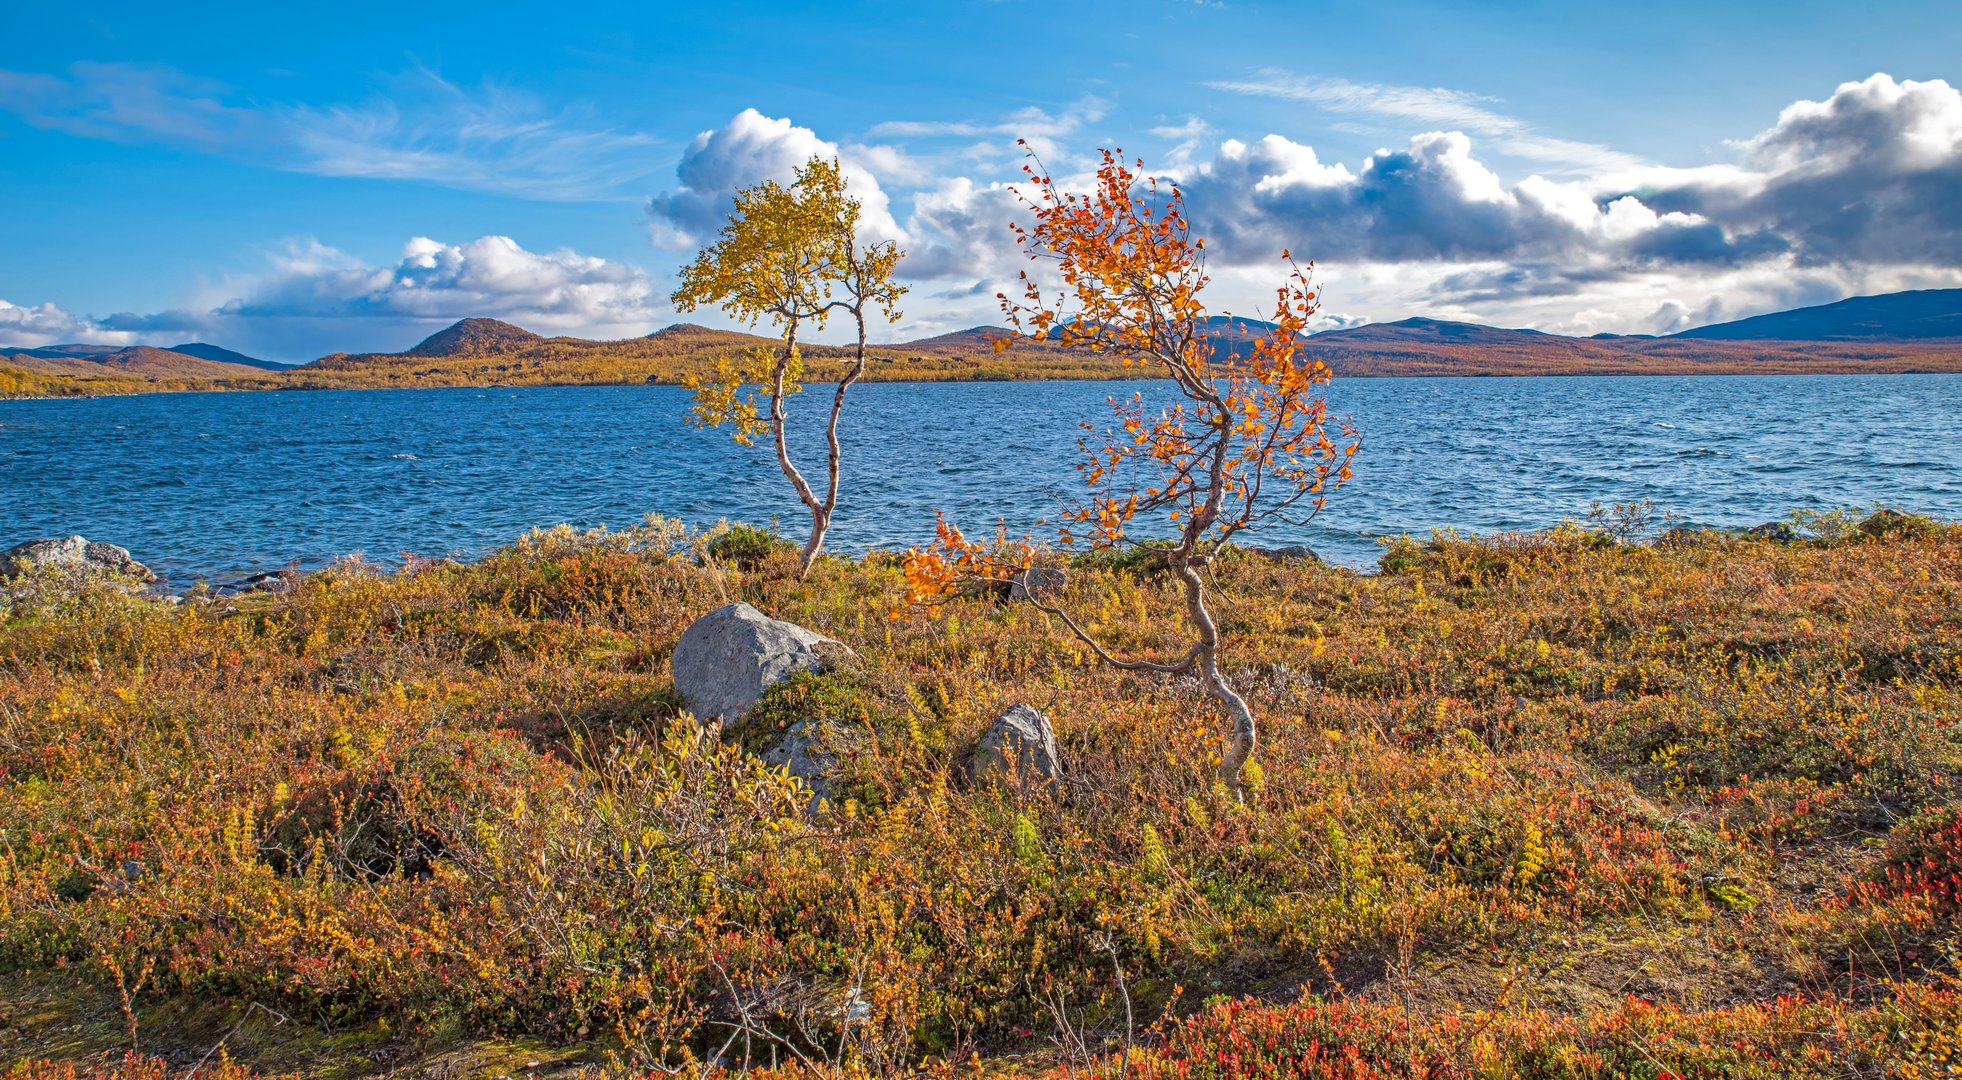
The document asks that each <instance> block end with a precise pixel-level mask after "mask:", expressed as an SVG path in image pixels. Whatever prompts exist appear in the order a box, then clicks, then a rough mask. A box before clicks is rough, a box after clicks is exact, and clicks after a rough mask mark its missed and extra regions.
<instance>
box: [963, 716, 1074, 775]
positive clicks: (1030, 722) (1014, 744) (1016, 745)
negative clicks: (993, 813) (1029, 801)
mask: <svg viewBox="0 0 1962 1080" xmlns="http://www.w3.org/2000/svg"><path fill="white" fill-rule="evenodd" d="M967 772H968V778H969V779H971V780H973V781H974V782H975V783H977V784H1012V785H1014V786H1017V787H1021V788H1025V789H1026V788H1030V787H1036V786H1040V785H1046V784H1054V783H1056V782H1057V781H1059V780H1061V779H1062V777H1063V767H1062V760H1061V757H1060V756H1059V755H1058V754H1057V753H1056V731H1055V729H1054V728H1052V727H1050V726H1049V718H1048V717H1046V716H1044V715H1042V714H1041V713H1039V712H1037V711H1035V710H1034V709H1032V708H1030V707H1028V706H1027V705H1015V706H1011V707H1010V708H1009V710H1008V711H1007V712H1004V713H1002V714H1001V716H1000V717H999V718H998V719H996V720H995V722H994V723H993V724H990V725H988V730H987V731H984V732H982V733H981V741H980V742H979V743H977V744H976V745H975V747H974V756H973V758H971V759H970V760H969V762H968V767H967Z"/></svg>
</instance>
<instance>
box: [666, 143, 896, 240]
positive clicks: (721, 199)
mask: <svg viewBox="0 0 1962 1080" xmlns="http://www.w3.org/2000/svg"><path fill="white" fill-rule="evenodd" d="M814 157H823V158H836V159H838V161H839V163H840V164H841V165H842V166H843V167H844V170H845V182H846V190H847V191H849V192H850V193H851V194H852V195H853V196H854V197H856V198H857V199H858V200H859V202H860V203H861V204H863V207H864V210H863V214H862V216H861V218H860V221H861V228H862V229H863V230H864V231H865V233H866V234H867V235H868V236H871V237H874V238H876V239H881V240H900V239H904V237H905V233H904V232H903V231H902V230H901V229H900V227H899V225H898V223H897V222H895V221H894V220H893V217H892V210H891V205H890V200H889V199H888V198H887V196H886V193H885V190H884V189H883V188H881V187H880V186H879V181H878V180H877V178H875V177H874V175H873V173H872V170H871V169H870V168H868V167H867V166H866V165H865V164H864V163H863V162H861V161H859V160H858V159H857V157H856V156H855V155H851V154H847V153H845V152H844V151H842V150H841V149H840V148H839V146H838V144H837V143H834V142H827V141H825V140H824V139H820V138H818V136H817V133H815V132H813V131H812V130H811V129H810V128H806V127H798V126H797V125H795V124H792V123H791V122H790V121H789V120H787V119H778V118H774V117H769V116H764V115H763V114H762V113H760V112H757V111H756V110H755V109H744V110H743V111H742V112H740V113H737V114H736V115H735V117H733V118H732V119H731V120H730V121H729V122H728V123H727V124H724V125H723V126H721V127H719V128H713V129H711V130H708V131H704V132H702V133H701V134H700V135H697V136H695V140H694V142H692V143H690V144H689V146H688V151H687V152H686V153H685V154H683V155H682V158H681V164H680V166H679V167H677V169H676V170H675V173H676V179H677V180H679V182H680V186H679V187H678V188H677V189H676V190H674V191H670V192H666V193H664V194H661V195H656V196H654V197H653V198H651V199H649V200H648V202H647V211H648V215H649V217H651V218H652V219H653V222H654V240H655V242H656V243H657V244H660V245H662V246H664V247H672V248H688V247H692V246H694V245H696V244H699V243H701V242H702V241H703V240H705V239H706V238H708V237H710V236H713V235H715V233H716V232H717V231H719V230H720V229H721V228H722V225H723V223H724V222H726V221H727V220H728V216H729V210H730V207H731V203H732V201H733V200H734V198H735V195H736V192H737V191H738V190H740V189H742V188H745V187H750V186H752V185H755V184H758V183H761V182H762V181H764V180H775V181H777V182H778V183H786V182H788V181H789V180H790V179H791V177H792V174H793V173H794V172H795V171H796V169H797V167H798V166H800V165H802V164H804V163H805V162H807V161H809V160H810V159H812V158H814Z"/></svg>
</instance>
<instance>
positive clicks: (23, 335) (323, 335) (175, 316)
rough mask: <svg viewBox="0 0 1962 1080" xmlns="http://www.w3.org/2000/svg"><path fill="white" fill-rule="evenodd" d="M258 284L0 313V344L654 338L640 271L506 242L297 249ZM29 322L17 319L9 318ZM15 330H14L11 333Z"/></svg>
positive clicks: (311, 346)
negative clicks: (389, 251)
mask: <svg viewBox="0 0 1962 1080" xmlns="http://www.w3.org/2000/svg"><path fill="white" fill-rule="evenodd" d="M270 262H271V265H270V266H269V267H268V269H267V270H266V271H265V272H263V273H261V274H258V275H254V276H251V277H248V278H243V279H238V280H234V281H230V282H225V283H222V284H221V285H219V286H216V287H213V288H212V289H211V290H208V292H207V295H205V296H203V297H201V298H199V299H198V301H197V302H195V303H192V304H188V305H186V306H185V307H182V308H179V309H175V310H170V311H162V312H155V313H149V314H140V313H133V312H124V313H119V314H115V315H110V316H106V317H103V318H100V319H95V318H82V317H77V316H70V315H68V314H67V313H65V312H62V311H61V310H60V309H59V308H56V307H54V306H53V305H51V304H44V305H42V306H41V307H38V308H19V307H15V306H13V305H10V304H0V343H6V344H51V343H54V342H55V341H56V340H61V341H74V340H80V341H85V342H93V343H100V344H132V343H135V342H139V341H140V342H142V343H145V344H156V345H165V344H175V343H177V342H181V341H183V340H185V339H186V338H187V337H197V338H201V339H203V340H206V341H211V342H214V343H215V344H219V345H224V346H226V347H227V348H232V349H236V350H238V351H240V352H244V353H247V354H249V355H255V356H263V357H265V358H267V359H274V360H292V361H303V360H311V359H313V358H314V357H315V356H316V355H317V354H318V352H319V351H321V350H320V347H319V345H318V344H316V343H319V342H322V341H325V342H327V343H329V347H331V348H332V349H335V350H338V351H348V352H366V351H391V352H392V351H396V350H400V349H404V348H407V347H409V346H410V345H413V344H415V342H416V341H418V340H420V339H421V338H423V337H425V336H427V335H428V334H430V333H431V332H433V331H435V330H438V329H441V328H442V327H443V326H446V325H448V324H449V323H452V322H455V321H456V320H458V319H464V318H471V317H475V316H486V317H490V318H496V319H503V320H505V321H507V322H512V323H516V324H517V325H519V326H522V327H524V328H525V329H527V330H532V331H535V332H538V333H541V334H546V335H548V336H549V335H554V334H568V335H575V336H583V337H596V338H620V337H629V336H634V335H638V334H644V333H647V332H648V331H650V330H652V329H654V328H655V326H656V325H658V323H657V316H658V315H659V309H658V308H657V307H656V299H655V290H654V287H653V282H652V281H651V279H650V278H649V277H648V275H647V273H646V271H644V270H642V269H640V268H639V267H636V266H631V265H628V264H625V263H618V262H613V261H610V260H607V259H601V258H597V257H594V256H590V255H581V254H579V253H577V252H574V251H569V250H559V251H547V252H537V251H529V250H526V249H525V248H523V247H521V246H520V245H519V244H518V243H517V242H516V241H514V240H512V239H511V238H510V237H507V236H484V237H480V238H478V239H476V240H472V241H470V242H468V243H463V244H446V243H442V242H440V241H437V240H432V239H429V238H427V237H415V238H413V239H411V240H410V241H409V242H408V243H407V244H405V245H404V246H403V249H402V255H401V257H400V258H399V259H397V260H396V261H395V262H393V263H391V264H387V265H382V266H371V265H368V264H366V263H364V262H362V261H361V260H359V259H356V258H354V257H352V256H349V255H347V254H346V253H344V252H340V251H337V250H335V249H333V248H331V247H327V246H325V245H323V244H320V243H319V242H317V241H312V240H306V241H295V242H292V243H290V244H289V245H288V246H287V247H286V248H285V249H283V250H281V251H280V252H277V253H276V254H274V255H273V257H272V258H271V260H270ZM23 312H24V313H25V314H17V313H23ZM17 326H18V327H19V328H18V329H16V327H17Z"/></svg>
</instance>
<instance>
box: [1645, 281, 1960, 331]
mask: <svg viewBox="0 0 1962 1080" xmlns="http://www.w3.org/2000/svg"><path fill="white" fill-rule="evenodd" d="M1675 336H1676V337H1677V338H1690V339H1695V340H1703V341H1741V340H1748V341H1865V342H1884V341H1942V340H1947V341H1953V342H1957V343H1962V289H1918V290H1915V291H1912V292H1898V293H1886V294H1883V295H1880V296H1854V297H1849V298H1847V299H1845V300H1841V301H1839V302H1837V303H1832V304H1820V305H1817V306H1815V307H1803V308H1795V309H1793V310H1791V311H1776V312H1772V313H1771V314H1769V315H1755V316H1752V317H1751V318H1748V319H1738V320H1736V321H1734V322H1726V323H1716V324H1713V325H1711V326H1699V327H1697V328H1696V329H1694V330H1685V331H1683V332H1682V333H1680V334H1677V335H1675Z"/></svg>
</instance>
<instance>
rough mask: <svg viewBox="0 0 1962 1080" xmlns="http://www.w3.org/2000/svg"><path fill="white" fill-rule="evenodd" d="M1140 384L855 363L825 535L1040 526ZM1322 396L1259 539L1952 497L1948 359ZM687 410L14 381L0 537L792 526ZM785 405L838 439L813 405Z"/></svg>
mask: <svg viewBox="0 0 1962 1080" xmlns="http://www.w3.org/2000/svg"><path fill="white" fill-rule="evenodd" d="M1134 389H1137V390H1142V391H1143V392H1144V393H1145V394H1146V395H1147V396H1148V397H1149V396H1150V395H1151V394H1152V393H1153V392H1154V390H1161V391H1162V387H1154V385H1153V384H1149V383H1141V384H1137V385H1136V386H1129V385H1113V384H1109V383H1021V384H1014V383H980V384H924V385H922V384H880V385H871V386H862V387H858V388H856V389H854V390H853V392H852V400H851V404H850V405H849V406H848V408H847V412H846V424H845V430H844V439H845V443H846V455H847V456H846V459H845V463H846V469H847V473H846V486H845V491H844V497H843V501H842V505H841V507H840V509H839V513H838V519H837V522H836V524H835V526H834V530H833V533H832V542H831V545H830V546H831V548H832V549H833V550H837V551H862V550H864V549H865V548H867V547H870V546H878V547H886V548H891V547H901V546H904V545H907V544H910V543H916V542H919V541H921V540H922V539H924V538H926V537H928V536H929V535H930V534H931V531H932V524H933V510H934V509H935V508H936V507H938V508H945V509H946V510H947V511H948V514H949V516H951V517H953V518H954V519H956V520H958V521H961V522H963V523H965V524H966V525H968V527H969V528H970V530H974V529H980V528H985V527H987V526H990V525H992V524H993V523H994V522H995V521H996V520H998V519H1001V520H1006V521H1007V522H1008V523H1009V525H1010V527H1011V528H1012V529H1015V530H1017V531H1020V530H1022V529H1024V528H1027V527H1028V526H1030V525H1031V524H1032V523H1033V522H1034V521H1035V520H1036V519H1037V518H1039V517H1041V516H1042V515H1043V514H1045V513H1048V512H1049V511H1051V510H1053V509H1054V507H1055V505H1056V499H1057V497H1059V496H1062V495H1066V494H1069V493H1071V492H1072V491H1074V486H1073V485H1074V473H1073V471H1072V468H1071V466H1072V465H1073V464H1074V461H1075V446H1076V438H1077V436H1078V435H1079V434H1080V432H1079V430H1078V428H1077V426H1076V425H1077V422H1078V421H1079V420H1082V419H1086V418H1089V419H1100V418H1101V417H1102V416H1103V415H1104V414H1105V406H1104V404H1103V403H1104V400H1105V398H1106V397H1107V396H1108V395H1110V394H1112V393H1118V394H1122V395H1128V394H1129V393H1130V392H1131V391H1132V390H1134ZM1329 399H1330V403H1331V407H1332V409H1333V410H1334V411H1335V412H1337V413H1342V414H1346V415H1349V416H1352V417H1353V418H1354V419H1355V421H1356V423H1357V424H1358V425H1359V426H1360V427H1361V428H1362V429H1363V433H1364V437H1365V445H1364V449H1363V453H1362V455H1361V457H1359V458H1358V459H1357V465H1356V476H1355V480H1354V481H1353V483H1352V484H1350V485H1349V486H1347V487H1345V488H1343V489H1342V490H1341V491H1339V492H1337V493H1336V494H1335V495H1334V497H1333V498H1332V499H1331V501H1330V505H1329V508H1328V510H1327V511H1326V512H1325V513H1324V514H1323V515H1322V517H1321V518H1319V519H1318V520H1317V521H1316V522H1315V523H1314V524H1313V525H1312V526H1310V527H1309V528H1307V529H1305V530H1296V531H1294V532H1291V533H1290V532H1282V533H1276V534H1272V535H1270V536H1268V537H1267V538H1266V539H1265V540H1258V541H1254V542H1265V543H1275V544H1281V543H1298V542H1305V543H1308V544H1309V545H1311V546H1313V547H1314V548H1315V549H1316V550H1317V551H1319V552H1321V553H1322V554H1323V555H1324V556H1325V557H1328V558H1331V559H1333V560H1336V561H1340V562H1344V563H1348V564H1351V565H1359V566H1360V565H1365V564H1368V563H1370V562H1372V561H1373V560H1374V558H1375V556H1376V554H1377V552H1378V547H1377V544H1376V542H1375V541H1376V538H1377V537H1379V536H1382V535H1386V534H1394V533H1400V532H1414V533H1418V534H1420V535H1422V534H1427V533H1428V532H1429V531H1430V530H1431V529H1433V528H1437V527H1444V526H1455V527H1458V528H1461V529H1469V530H1476V531H1481V532H1484V531H1491V530H1498V529H1533V528H1541V527H1544V526H1547V525H1551V524H1554V523H1556V522H1558V521H1559V520H1561V519H1562V518H1564V517H1570V516H1579V515H1583V514H1585V513H1586V511H1587V509H1588V506H1589V504H1590V503H1592V502H1603V503H1609V502H1623V501H1630V500H1634V499H1642V498H1648V499H1653V500H1655V501H1656V503H1658V504H1659V505H1660V506H1661V507H1663V508H1664V509H1667V510H1670V511H1673V512H1675V513H1676V514H1679V515H1681V516H1682V517H1683V518H1685V519H1687V521H1688V522H1689V523H1692V524H1696V525H1709V526H1738V525H1750V524H1755V523H1757V522H1760V521H1764V520H1767V519H1770V518H1776V517H1782V516H1783V515H1784V514H1785V513H1786V512H1787V511H1789V510H1792V509H1794V508H1799V507H1817V508H1829V507H1844V506H1867V505H1870V504H1872V503H1875V502H1885V503H1887V504H1889V505H1893V506H1898V507H1902V508H1905V509H1909V510H1914V511H1919V512H1923V513H1930V514H1934V515H1937V516H1941V517H1947V518H1957V517H1962V376H1957V375H1892V376H1888V375H1882V376H1804V377H1784V376H1751V377H1736V376H1730V377H1725V376H1703V377H1680V378H1676V377H1670V378H1538V379H1451V378H1426V379H1353V380H1346V381H1344V380H1338V381H1337V382H1336V383H1334V384H1333V385H1332V386H1331V387H1330V390H1329ZM801 404H804V405H805V406H807V407H809V408H811V411H812V412H814V411H815V408H821V407H822V404H823V403H822V402H820V401H819V398H818V395H817V394H815V393H814V394H813V395H812V396H811V397H810V398H809V399H808V400H807V401H805V402H803V403H801ZM686 412H687V396H686V394H685V393H684V392H683V391H681V390H678V389H676V388H672V387H654V386H650V387H567V388H552V389H513V390H472V389H458V390H419V391H390V390H355V391H311V392H283V393H254V394H169V395H150V396H142V397H123V398H98V399H94V400H76V401H13V402H0V547H4V546H5V545H7V544H11V543H14V542H17V541H19V540H24V539H29V538H33V537H39V536H52V535H67V534H70V533H81V534H83V535H85V536H88V537H89V538H91V539H102V540H109V541H111V542H114V543H118V544H122V545H124V546H126V547H128V548H129V549H130V550H131V551H132V552H133V553H134V554H135V555H136V557H137V558H139V559H141V560H143V561H144V562H146V563H149V564H150V565H152V566H153V567H156V568H157V569H158V570H159V571H160V572H162V573H163V574H165V575H166V576H167V577H168V578H170V579H172V580H173V581H176V582H183V581H187V580H190V579H195V578H208V579H212V580H219V581H222V580H226V579H230V578H236V577H238V576H240V575H243V574H246V573H251V572H254V571H258V570H265V569H277V568H279V567H282V566H286V565H290V564H298V565H301V566H316V565H319V564H322V563H324V562H327V561H330V560H332V559H333V558H335V557H336V556H339V555H343V554H348V553H354V552H359V553H363V554H365V555H366V556H368V557H369V558H373V559H380V560H389V559H393V558H395V557H397V556H399V555H401V554H403V553H415V554H420V555H432V556H434V555H445V554H458V555H465V556H468V555H472V554H475V553H479V552H482V551H484V550H486V549H488V548H491V547H495V546H497V545H499V544H503V543H506V542H508V541H510V540H511V539H512V538H514V537H516V536H517V535H519V534H520V533H522V532H524V531H525V530H526V529H527V528H530V527H532V526H534V525H547V524H552V523H556V522H561V521H563V522H571V523H573V524H575V525H580V526H591V525H599V524H609V525H615V526H619V525H625V524H632V523H634V522H637V521H639V520H640V519H641V517H642V516H643V515H645V514H647V513H648V512H650V511H652V512H658V513H661V514H666V515H669V516H673V517H680V518H683V519H686V520H688V521H691V522H697V523H707V522H713V521H715V520H716V519H718V518H725V517H726V518H729V519H731V520H740V521H751V522H767V521H769V520H770V519H771V518H772V516H777V517H779V518H780V519H781V521H782V524H783V527H784V530H785V531H786V532H787V533H790V534H793V535H801V531H800V530H801V529H802V528H803V527H804V525H805V523H806V522H807V520H808V519H807V518H806V517H805V516H804V514H803V511H802V508H801V507H800V506H799V505H798V504H797V503H796V500H795V498H794V497H793V496H791V495H790V494H789V489H788V487H787V486H786V485H785V483H784V480H783V478H782V476H781V475H780V474H778V473H777V471H776V466H775V463H774V461H773V460H772V459H771V458H770V457H769V456H768V455H767V453H766V452H765V451H763V450H762V449H761V448H757V449H744V448H741V447H738V446H736V445H734V444H733V443H732V442H731V441H730V440H729V439H728V438H727V436H725V435H723V434H721V433H719V432H703V431H698V430H694V429H691V428H687V427H684V426H683V424H682V418H683V416H684V415H685V414H686ZM797 419H798V418H797V417H796V416H795V415H793V417H792V423H793V426H794V425H795V424H796V421H797ZM796 434H797V435H799V436H802V439H801V449H802V450H803V451H804V453H805V458H806V460H811V461H812V463H813V465H814V466H816V465H819V464H821V463H820V462H817V461H815V460H814V459H812V458H811V457H810V454H811V452H812V451H813V450H814V449H815V447H816V445H817V443H818V441H819V440H818V438H817V436H818V432H816V431H815V430H813V429H811V427H810V425H806V429H805V430H803V431H799V432H797V433H796ZM793 442H794V444H795V443H797V442H798V440H795V439H794V440H793Z"/></svg>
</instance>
